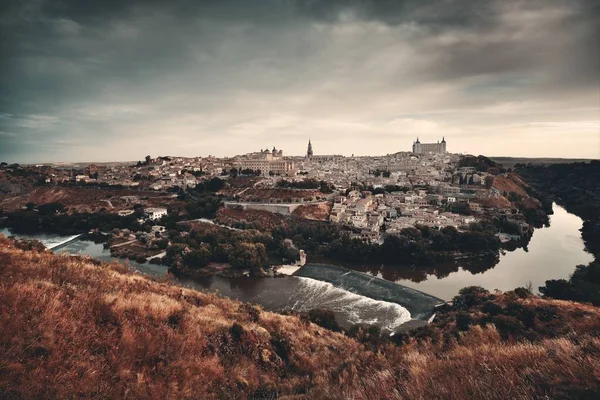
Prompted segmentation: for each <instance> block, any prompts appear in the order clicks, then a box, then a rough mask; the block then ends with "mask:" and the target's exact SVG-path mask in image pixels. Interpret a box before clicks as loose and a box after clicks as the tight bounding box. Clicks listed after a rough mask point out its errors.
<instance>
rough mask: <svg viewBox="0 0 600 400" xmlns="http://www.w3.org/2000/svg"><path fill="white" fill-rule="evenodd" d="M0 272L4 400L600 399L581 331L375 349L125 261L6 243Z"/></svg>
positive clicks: (438, 332) (432, 340)
mask: <svg viewBox="0 0 600 400" xmlns="http://www.w3.org/2000/svg"><path fill="white" fill-rule="evenodd" d="M0 274H1V276H2V279H1V280H0V398H3V399H37V398H39V399H49V398H61V399H62V398H93V399H112V398H128V399H146V398H159V399H188V398H189V399H272V398H282V399H285V398H287V399H401V398H409V399H413V398H414V399H436V398H444V399H507V398H519V399H533V398H543V397H544V396H548V397H549V398H585V396H588V397H589V398H593V397H592V396H593V395H595V394H597V393H598V390H599V382H600V357H599V355H600V339H598V337H597V336H595V335H596V334H597V331H593V330H590V331H588V332H586V331H584V329H585V328H584V326H585V324H583V325H581V326H580V327H579V328H578V329H580V330H579V331H578V332H577V333H576V334H572V333H569V334H564V335H563V334H561V335H558V336H556V337H553V338H549V339H548V338H541V339H540V340H537V341H535V342H529V341H525V340H510V341H504V340H503V339H502V338H501V337H500V334H499V333H498V332H497V331H496V329H495V328H494V327H493V326H489V325H488V326H486V327H480V326H474V327H471V329H470V330H469V331H468V332H466V333H461V334H459V335H451V334H450V333H449V332H445V331H444V330H443V329H441V328H435V330H434V331H433V332H434V333H433V334H432V335H430V336H429V337H427V338H425V339H417V338H408V340H406V341H405V344H403V345H402V346H396V345H393V344H390V343H387V344H380V345H377V346H369V345H368V344H362V343H360V342H358V341H357V340H355V339H352V338H349V337H346V336H344V335H342V334H339V333H334V332H331V331H327V330H325V329H323V328H321V327H318V326H316V325H314V324H310V323H307V322H304V321H301V320H300V318H298V317H296V316H283V315H279V314H274V313H270V312H265V311H258V312H257V310H256V309H255V308H252V307H248V306H246V305H242V304H240V303H238V302H235V301H231V300H228V299H223V298H219V297H217V296H216V295H212V294H206V293H200V292H197V291H194V290H190V289H185V288H181V287H178V286H175V285H173V284H171V283H169V282H157V281H153V280H150V279H149V278H146V277H144V276H141V275H139V274H135V273H132V272H130V271H128V270H126V268H125V267H123V266H121V265H120V264H103V265H100V266H97V265H94V264H93V263H90V262H89V260H85V259H82V258H78V257H71V256H66V255H53V254H51V253H46V252H34V251H22V250H19V249H16V248H15V247H14V246H13V244H12V241H10V240H8V239H4V238H1V237H0ZM523 301H534V300H527V299H526V300H523ZM544 301H545V302H546V300H544ZM552 303H553V305H555V306H556V307H558V308H563V307H567V308H573V310H575V309H577V308H578V307H579V306H578V305H573V304H572V303H567V302H552ZM584 307H585V310H583V312H585V313H586V315H588V314H589V315H588V316H587V317H586V318H595V317H597V315H598V310H597V309H596V308H593V307H589V306H584ZM592 326H595V325H593V324H590V325H589V327H590V329H591V327H592ZM432 329H433V328H432Z"/></svg>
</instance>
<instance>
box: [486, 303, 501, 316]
mask: <svg viewBox="0 0 600 400" xmlns="http://www.w3.org/2000/svg"><path fill="white" fill-rule="evenodd" d="M503 310H504V309H503V308H502V306H501V305H499V304H497V303H494V302H493V301H486V302H485V303H483V306H482V307H481V311H483V312H484V313H486V314H489V315H491V316H494V315H499V314H502V311H503Z"/></svg>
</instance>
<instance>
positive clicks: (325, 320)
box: [308, 308, 341, 332]
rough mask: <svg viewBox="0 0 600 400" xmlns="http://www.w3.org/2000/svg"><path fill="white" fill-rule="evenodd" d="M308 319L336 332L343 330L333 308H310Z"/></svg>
mask: <svg viewBox="0 0 600 400" xmlns="http://www.w3.org/2000/svg"><path fill="white" fill-rule="evenodd" d="M308 319H310V321H311V322H313V323H315V324H317V325H319V326H322V327H323V328H325V329H329V330H331V331H335V332H339V331H340V330H341V328H340V325H339V324H338V322H337V321H336V320H335V314H334V313H333V311H331V310H323V309H319V308H317V309H314V310H310V311H309V312H308Z"/></svg>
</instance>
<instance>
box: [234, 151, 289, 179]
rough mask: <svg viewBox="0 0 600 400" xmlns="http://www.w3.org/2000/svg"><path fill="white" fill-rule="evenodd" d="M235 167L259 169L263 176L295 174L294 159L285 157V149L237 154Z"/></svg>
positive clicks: (249, 169) (238, 168) (250, 169)
mask: <svg viewBox="0 0 600 400" xmlns="http://www.w3.org/2000/svg"><path fill="white" fill-rule="evenodd" d="M233 167H234V168H236V169H237V170H240V171H244V170H247V171H257V172H259V173H260V175H263V176H281V175H286V176H289V175H294V174H295V173H296V170H295V168H294V161H293V160H291V159H287V158H284V157H283V151H282V150H277V149H276V148H275V147H273V150H271V151H269V150H268V149H265V150H261V151H258V152H255V153H249V154H245V155H243V156H237V157H235V159H234V162H233Z"/></svg>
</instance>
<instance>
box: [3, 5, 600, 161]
mask: <svg viewBox="0 0 600 400" xmlns="http://www.w3.org/2000/svg"><path fill="white" fill-rule="evenodd" d="M599 18H600V7H599V6H598V2H596V1H594V0H564V1H561V0H539V1H538V0H523V1H518V0H478V1H472V0H445V1H443V0H440V1H432V0H380V1H377V0H348V1H342V0H329V1H326V0H252V1H251V0H207V1H202V0H198V1H192V0H188V1H186V0H183V1H168V2H167V1H158V0H156V1H141V0H137V1H135V0H87V1H82V0H32V1H28V0H3V1H2V5H0V161H7V162H24V163H25V162H36V161H37V162H50V161H110V160H137V159H141V158H143V157H144V156H145V155H146V154H151V155H153V156H157V155H183V156H199V155H200V156H205V155H209V154H212V155H216V156H226V155H234V154H241V153H246V152H249V151H254V150H259V149H260V148H264V147H266V146H268V147H272V146H277V148H281V149H283V150H284V154H292V155H300V154H303V153H304V152H305V151H306V143H307V142H308V139H309V138H310V139H312V142H313V146H314V149H315V153H316V154H332V153H335V154H345V155H351V154H356V155H368V154H371V155H380V154H387V153H393V152H396V151H407V150H409V149H410V147H411V145H412V142H413V140H414V139H415V138H416V137H417V136H418V137H419V138H420V140H421V141H422V142H432V141H437V140H440V139H441V138H442V136H445V138H446V140H447V142H448V150H450V151H452V152H463V153H472V154H486V155H505V156H531V157H537V156H552V157H587V158H600V82H599V79H600V73H599V71H600V62H599V48H600V46H599V39H598V38H600V31H599V28H598V20H599Z"/></svg>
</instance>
